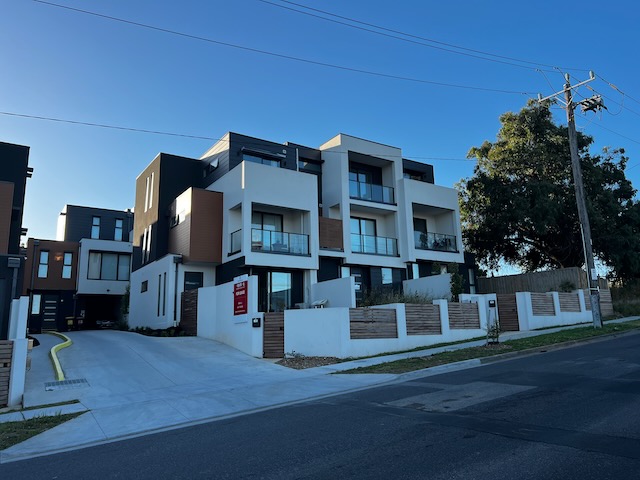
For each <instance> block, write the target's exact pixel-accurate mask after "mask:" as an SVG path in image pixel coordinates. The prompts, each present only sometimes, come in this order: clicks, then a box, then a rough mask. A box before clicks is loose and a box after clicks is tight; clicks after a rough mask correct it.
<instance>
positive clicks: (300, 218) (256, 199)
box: [207, 162, 319, 270]
mask: <svg viewBox="0 0 640 480" xmlns="http://www.w3.org/2000/svg"><path fill="white" fill-rule="evenodd" d="M207 189H208V190H212V191H217V192H222V193H223V194H224V196H223V240H222V248H223V250H222V254H223V258H225V259H226V261H231V260H234V259H236V258H239V257H241V256H244V257H245V263H246V264H247V265H256V266H258V265H263V266H271V267H282V268H299V269H312V270H317V269H318V249H319V245H318V200H317V199H318V185H317V180H316V177H315V176H314V175H309V174H306V173H302V172H297V171H295V170H287V169H283V168H276V167H271V166H267V165H260V164H257V163H253V162H242V163H241V164H240V165H239V166H237V167H236V168H234V169H233V170H231V171H230V172H229V173H227V174H226V175H224V176H223V177H222V178H220V179H219V180H217V181H216V182H214V183H213V184H212V185H210V186H209V187H207ZM254 204H262V205H266V206H268V207H272V208H273V207H276V208H281V209H292V210H294V211H287V212H281V213H285V217H286V219H285V228H284V230H285V231H290V230H287V228H290V229H291V230H293V231H292V232H291V231H290V233H304V234H306V235H309V253H310V255H309V256H300V255H285V254H273V253H264V252H252V251H251V212H252V208H253V205H254ZM267 209H268V208H267ZM239 215H241V219H242V220H241V224H240V225H239V224H238V217H239ZM294 218H295V219H294ZM240 228H241V229H242V249H241V251H240V252H237V253H235V254H234V255H231V256H229V255H228V254H229V252H230V251H231V248H230V247H231V245H230V235H231V233H232V232H234V231H236V230H238V229H240Z"/></svg>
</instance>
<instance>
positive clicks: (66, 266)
mask: <svg viewBox="0 0 640 480" xmlns="http://www.w3.org/2000/svg"><path fill="white" fill-rule="evenodd" d="M72 262H73V253H71V252H65V253H64V261H63V264H62V278H71V263H72Z"/></svg>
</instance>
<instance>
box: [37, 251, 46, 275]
mask: <svg viewBox="0 0 640 480" xmlns="http://www.w3.org/2000/svg"><path fill="white" fill-rule="evenodd" d="M48 273H49V252H47V251H40V262H39V263H38V278H47V274H48Z"/></svg>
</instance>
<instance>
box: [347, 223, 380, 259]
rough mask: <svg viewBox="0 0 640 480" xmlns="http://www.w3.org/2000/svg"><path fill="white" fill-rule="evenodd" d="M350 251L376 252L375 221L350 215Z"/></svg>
mask: <svg viewBox="0 0 640 480" xmlns="http://www.w3.org/2000/svg"><path fill="white" fill-rule="evenodd" d="M351 251H352V252H356V253H376V221H375V220H371V219H369V218H355V217H351Z"/></svg>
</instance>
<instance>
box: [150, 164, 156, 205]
mask: <svg viewBox="0 0 640 480" xmlns="http://www.w3.org/2000/svg"><path fill="white" fill-rule="evenodd" d="M155 176H156V174H155V172H151V181H150V182H149V208H153V180H154V178H155Z"/></svg>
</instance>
